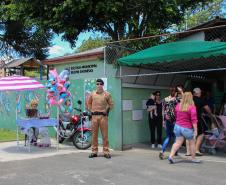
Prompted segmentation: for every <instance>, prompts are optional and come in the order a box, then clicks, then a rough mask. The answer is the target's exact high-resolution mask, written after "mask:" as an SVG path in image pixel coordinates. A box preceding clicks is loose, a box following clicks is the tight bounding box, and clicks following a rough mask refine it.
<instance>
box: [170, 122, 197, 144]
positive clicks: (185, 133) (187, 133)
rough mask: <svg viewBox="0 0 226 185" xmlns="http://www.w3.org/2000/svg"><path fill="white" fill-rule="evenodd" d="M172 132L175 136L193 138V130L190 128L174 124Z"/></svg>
mask: <svg viewBox="0 0 226 185" xmlns="http://www.w3.org/2000/svg"><path fill="white" fill-rule="evenodd" d="M173 132H174V134H175V136H176V137H184V138H185V139H187V140H191V139H193V138H194V130H193V129H191V128H185V127H181V126H179V125H177V124H175V126H174V130H173Z"/></svg>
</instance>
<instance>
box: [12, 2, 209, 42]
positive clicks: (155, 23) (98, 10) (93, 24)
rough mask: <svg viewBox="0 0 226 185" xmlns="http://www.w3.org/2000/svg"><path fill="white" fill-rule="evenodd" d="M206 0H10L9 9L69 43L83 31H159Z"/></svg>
mask: <svg viewBox="0 0 226 185" xmlns="http://www.w3.org/2000/svg"><path fill="white" fill-rule="evenodd" d="M209 1H210V0H193V1H191V0H167V1H166V0H76V1H75V0H49V1H46V0H33V1H30V0H14V1H13V0H11V1H10V2H11V5H14V6H11V9H10V10H9V11H10V12H14V14H17V15H18V16H22V17H24V18H25V19H26V20H28V21H30V22H34V23H35V24H37V25H39V26H41V27H44V28H46V29H52V30H53V31H54V32H55V33H57V34H60V33H63V39H65V40H67V41H69V42H70V43H71V44H72V46H74V45H75V41H76V39H77V37H78V35H79V34H80V33H81V32H83V31H87V30H95V31H101V32H103V33H107V34H108V35H109V36H110V37H111V39H112V40H120V39H125V38H134V37H142V36H145V35H149V34H152V33H161V32H164V31H166V30H167V28H168V27H169V26H170V25H172V24H179V23H180V22H181V21H182V20H183V17H184V14H185V10H186V9H188V8H194V7H196V6H197V5H198V4H199V3H205V2H209Z"/></svg>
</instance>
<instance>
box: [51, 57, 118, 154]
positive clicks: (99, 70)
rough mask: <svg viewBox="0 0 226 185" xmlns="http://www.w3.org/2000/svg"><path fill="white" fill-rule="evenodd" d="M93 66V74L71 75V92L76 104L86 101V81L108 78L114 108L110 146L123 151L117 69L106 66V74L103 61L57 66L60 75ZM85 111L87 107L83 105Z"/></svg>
mask: <svg viewBox="0 0 226 185" xmlns="http://www.w3.org/2000/svg"><path fill="white" fill-rule="evenodd" d="M89 65H90V66H93V65H96V66H97V67H90V68H89V69H93V71H92V72H86V73H76V74H71V75H70V82H71V84H72V85H71V87H70V88H71V89H72V90H71V92H72V93H73V95H75V96H74V97H75V98H74V99H75V101H74V102H76V101H77V100H78V99H80V100H82V101H83V102H84V101H85V96H84V93H85V88H84V85H85V83H86V82H85V81H87V80H92V79H97V78H107V91H108V92H110V93H111V95H112V98H113V101H114V108H113V110H112V111H111V112H110V115H109V144H110V147H111V148H113V149H116V150H122V114H121V112H122V111H121V107H122V105H121V103H122V102H121V79H118V78H115V77H114V76H115V74H116V69H115V68H114V67H113V66H112V65H108V64H106V66H105V73H104V64H103V61H102V60H97V61H86V62H76V63H70V64H67V63H64V64H62V65H56V66H55V67H56V69H57V71H58V73H59V72H60V71H62V70H63V69H65V68H70V69H76V68H77V71H79V70H83V69H88V68H83V66H89ZM83 109H85V105H84V104H83ZM98 140H99V142H100V143H101V142H102V138H101V134H100V132H99V137H98Z"/></svg>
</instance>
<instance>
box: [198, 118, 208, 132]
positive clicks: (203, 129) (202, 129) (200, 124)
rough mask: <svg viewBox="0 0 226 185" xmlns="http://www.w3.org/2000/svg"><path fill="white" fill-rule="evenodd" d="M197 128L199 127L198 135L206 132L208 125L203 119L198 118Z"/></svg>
mask: <svg viewBox="0 0 226 185" xmlns="http://www.w3.org/2000/svg"><path fill="white" fill-rule="evenodd" d="M197 128H198V135H201V134H204V133H205V132H206V131H207V130H208V127H207V125H206V124H205V123H204V121H203V120H201V119H199V120H198V124H197Z"/></svg>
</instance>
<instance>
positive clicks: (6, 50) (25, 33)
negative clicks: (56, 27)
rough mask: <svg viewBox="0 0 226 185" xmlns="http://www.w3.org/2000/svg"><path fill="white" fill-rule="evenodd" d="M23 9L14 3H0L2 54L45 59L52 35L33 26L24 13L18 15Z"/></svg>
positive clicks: (48, 31) (0, 43)
mask: <svg viewBox="0 0 226 185" xmlns="http://www.w3.org/2000/svg"><path fill="white" fill-rule="evenodd" d="M15 2H16V1H15ZM21 8H22V7H20V6H19V5H18V4H17V3H14V1H7V0H3V1H1V3H0V52H1V54H2V55H3V54H4V55H8V56H12V55H14V56H15V55H16V56H18V57H19V56H24V57H36V58H38V59H40V60H42V59H45V58H46V57H47V56H48V47H49V46H50V40H51V38H52V33H51V32H50V30H49V29H43V28H42V27H41V26H40V25H39V26H38V25H37V24H33V23H32V22H31V21H30V20H29V19H26V16H25V15H24V13H23V14H22V13H21V12H20V13H21V14H20V13H18V11H19V10H20V9H21ZM25 12H26V11H25Z"/></svg>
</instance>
